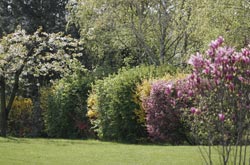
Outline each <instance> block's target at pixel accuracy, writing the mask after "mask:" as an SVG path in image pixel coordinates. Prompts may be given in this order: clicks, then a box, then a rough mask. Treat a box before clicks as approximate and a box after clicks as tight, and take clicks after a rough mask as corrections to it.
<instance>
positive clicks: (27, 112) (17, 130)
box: [9, 97, 33, 137]
mask: <svg viewBox="0 0 250 165" xmlns="http://www.w3.org/2000/svg"><path fill="white" fill-rule="evenodd" d="M32 110H33V103H32V100H31V99H30V98H23V97H16V98H15V100H14V102H13V105H12V110H11V111H10V114H9V131H10V134H11V135H13V136H19V137H24V136H27V135H28V134H29V133H30V132H31V130H32V128H31V125H32V120H31V117H32Z"/></svg>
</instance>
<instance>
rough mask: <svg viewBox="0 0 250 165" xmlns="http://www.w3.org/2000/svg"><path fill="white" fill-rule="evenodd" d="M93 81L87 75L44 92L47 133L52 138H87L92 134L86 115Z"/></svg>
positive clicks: (77, 76) (67, 80) (70, 78)
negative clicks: (88, 96)
mask: <svg viewBox="0 0 250 165" xmlns="http://www.w3.org/2000/svg"><path fill="white" fill-rule="evenodd" d="M92 81H93V79H91V77H88V75H87V74H83V73H82V74H81V75H80V76H79V75H72V76H69V77H65V78H63V79H61V80H60V81H59V82H57V83H56V84H54V85H53V86H52V87H51V88H50V89H48V88H45V89H43V90H42V99H43V101H42V102H43V115H44V120H45V129H46V130H45V132H46V133H47V135H48V136H49V137H57V138H58V137H63V138H87V137H91V136H92V135H93V134H92V133H91V131H90V122H89V120H88V118H87V116H86V113H87V102H86V100H87V95H88V91H89V90H90V89H91V82H92Z"/></svg>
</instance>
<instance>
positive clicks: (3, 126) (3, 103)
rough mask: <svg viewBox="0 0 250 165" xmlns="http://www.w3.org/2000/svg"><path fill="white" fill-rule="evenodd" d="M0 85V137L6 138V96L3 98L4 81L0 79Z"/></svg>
mask: <svg viewBox="0 0 250 165" xmlns="http://www.w3.org/2000/svg"><path fill="white" fill-rule="evenodd" d="M0 85H1V120H0V121H1V131H0V133H1V136H2V137H6V134H7V113H6V96H5V85H6V84H5V79H4V77H1V78H0Z"/></svg>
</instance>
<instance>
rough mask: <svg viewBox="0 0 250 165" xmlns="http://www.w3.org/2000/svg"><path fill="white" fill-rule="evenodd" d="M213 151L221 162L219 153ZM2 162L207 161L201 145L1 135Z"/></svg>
mask: <svg viewBox="0 0 250 165" xmlns="http://www.w3.org/2000/svg"><path fill="white" fill-rule="evenodd" d="M213 154H214V155H213V157H214V158H216V160H218V161H217V162H218V163H219V158H218V153H217V152H216V151H214V152H213ZM0 164H1V165H8V164H10V165H13V164H25V165H27V164H36V165H37V164H46V165H47V164H60V165H61V164H72V165H77V164H79V165H80V164H81V165H133V164H134V165H159V164H162V165H166V164H167V165H171V164H173V165H175V164H176V165H183V164H188V165H196V164H204V162H203V160H202V158H201V154H200V151H199V148H198V147H197V146H165V145H132V144H120V143H112V142H100V141H96V140H61V139H19V138H6V139H3V138H0Z"/></svg>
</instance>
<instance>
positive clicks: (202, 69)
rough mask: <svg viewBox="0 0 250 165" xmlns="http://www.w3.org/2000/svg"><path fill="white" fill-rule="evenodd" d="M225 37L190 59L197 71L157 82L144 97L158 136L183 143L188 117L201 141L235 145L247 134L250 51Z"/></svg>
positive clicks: (152, 129)
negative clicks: (237, 47)
mask: <svg viewBox="0 0 250 165" xmlns="http://www.w3.org/2000/svg"><path fill="white" fill-rule="evenodd" d="M223 42H224V39H223V38H222V37H219V38H218V39H217V40H215V41H212V43H211V44H210V47H209V49H208V51H207V52H206V53H205V54H200V53H197V54H196V55H193V56H191V58H190V60H189V61H188V63H189V64H191V66H192V67H193V70H192V73H191V74H190V75H189V76H188V77H186V78H185V79H181V80H178V81H175V82H172V81H158V82H155V83H153V84H152V88H151V92H150V96H149V97H148V98H147V99H145V100H144V105H145V107H146V114H147V117H146V125H147V131H148V133H149V135H150V137H151V139H152V140H160V141H170V142H173V143H176V142H178V141H179V138H180V136H177V135H178V134H179V133H180V131H179V129H180V128H183V125H182V124H181V123H182V122H183V121H184V122H185V127H187V128H191V131H192V132H193V137H194V138H197V139H198V140H199V141H198V143H203V142H206V143H208V142H209V143H212V144H215V143H227V144H232V143H237V142H239V138H240V137H243V136H245V135H246V133H247V131H246V129H249V124H248V123H249V108H250V101H249V91H250V88H249V87H250V86H249V85H250V84H249V83H250V65H249V64H250V50H249V49H247V48H244V49H242V50H241V51H240V52H237V51H235V50H234V49H233V48H231V47H228V46H222V44H223ZM181 120H182V121H181ZM176 136H177V137H178V138H177V137H176ZM241 140H242V139H241Z"/></svg>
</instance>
